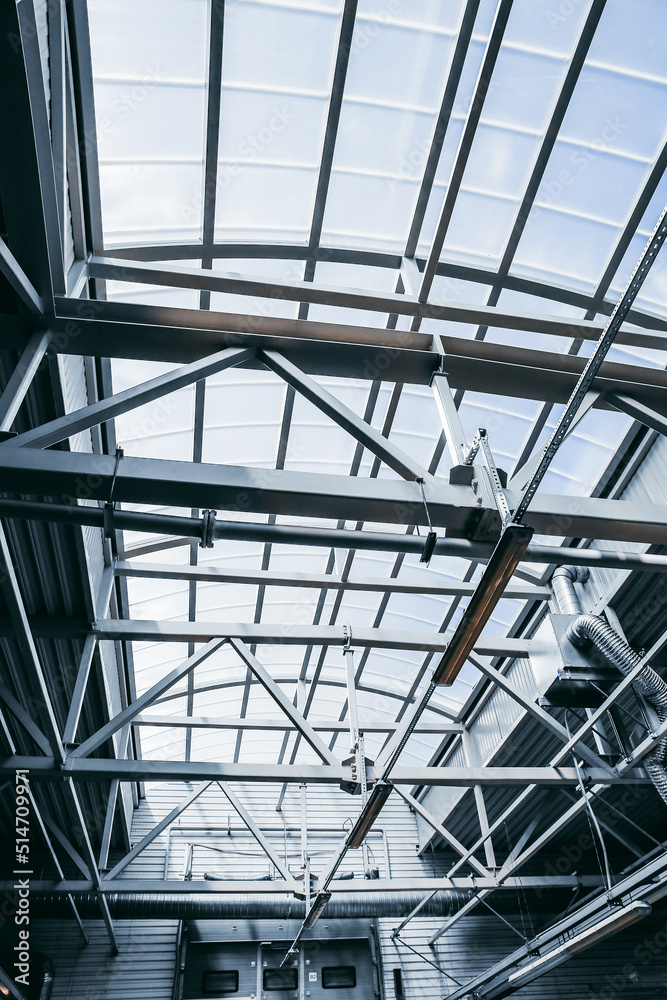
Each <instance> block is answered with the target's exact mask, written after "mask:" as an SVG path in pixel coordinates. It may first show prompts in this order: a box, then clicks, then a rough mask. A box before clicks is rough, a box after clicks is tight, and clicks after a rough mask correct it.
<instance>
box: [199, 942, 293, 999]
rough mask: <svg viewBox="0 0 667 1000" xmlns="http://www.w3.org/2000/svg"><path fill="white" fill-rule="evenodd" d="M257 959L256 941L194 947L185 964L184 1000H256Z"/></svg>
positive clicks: (206, 944) (205, 944)
mask: <svg viewBox="0 0 667 1000" xmlns="http://www.w3.org/2000/svg"><path fill="white" fill-rule="evenodd" d="M257 957H258V947H257V943H256V942H254V941H238V942H237V941H234V942H230V943H229V944H224V945H221V944H217V943H200V942H196V943H194V944H191V945H190V947H189V948H188V951H187V960H186V963H185V976H184V979H183V1000H228V998H229V1000H250V998H251V997H256V996H257ZM273 995H274V996H278V994H273Z"/></svg>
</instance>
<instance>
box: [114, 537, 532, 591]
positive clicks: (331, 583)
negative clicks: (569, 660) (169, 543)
mask: <svg viewBox="0 0 667 1000" xmlns="http://www.w3.org/2000/svg"><path fill="white" fill-rule="evenodd" d="M416 550H417V546H415V551H416ZM114 571H115V573H116V575H117V576H131V577H136V578H137V579H149V580H150V579H155V580H198V581H199V582H200V583H240V584H261V585H262V586H266V587H307V588H312V589H320V588H324V589H326V590H364V591H374V592H386V593H389V594H443V595H444V594H447V595H456V596H459V597H470V596H471V595H472V594H473V592H474V590H475V585H474V584H472V583H460V582H458V581H451V582H450V581H448V582H447V583H439V582H437V583H432V582H431V581H430V579H428V578H426V579H425V580H423V581H422V580H416V579H407V580H403V579H401V578H400V577H394V578H392V577H383V576H377V577H372V576H364V577H363V578H359V579H351V578H350V577H345V579H343V577H342V576H340V575H337V574H333V573H332V574H331V576H328V575H326V574H325V573H322V574H319V575H318V574H308V573H281V572H278V571H272V570H244V569H219V568H218V567H217V566H196V567H192V566H185V565H184V566H169V565H167V564H165V563H142V562H138V563H136V564H135V563H132V562H117V563H116V564H115V566H114ZM503 596H504V597H507V598H512V599H513V600H517V601H519V600H527V601H531V600H535V601H546V600H550V599H551V590H550V588H549V587H546V586H544V587H542V586H534V585H532V584H527V583H523V584H522V583H510V584H509V585H508V586H507V587H506V588H505V593H504V595H503Z"/></svg>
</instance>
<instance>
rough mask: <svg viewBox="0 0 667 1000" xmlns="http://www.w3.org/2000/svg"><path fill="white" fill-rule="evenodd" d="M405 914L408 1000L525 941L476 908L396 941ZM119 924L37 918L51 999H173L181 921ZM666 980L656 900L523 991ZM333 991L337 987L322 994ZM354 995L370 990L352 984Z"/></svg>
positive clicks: (403, 966) (444, 987)
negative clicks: (636, 918)
mask: <svg viewBox="0 0 667 1000" xmlns="http://www.w3.org/2000/svg"><path fill="white" fill-rule="evenodd" d="M511 922H512V923H513V924H514V926H515V927H516V929H517V931H518V932H519V933H520V934H524V935H526V936H527V937H530V936H531V935H532V934H533V932H534V930H535V928H534V927H533V926H532V922H531V920H530V918H528V917H527V916H525V914H524V916H522V915H521V914H520V913H517V914H515V915H514V916H512V917H511ZM396 924H397V921H396V920H386V919H382V920H380V921H378V926H379V941H380V955H381V964H382V970H383V977H384V989H385V998H386V1000H394V998H395V997H396V993H395V991H394V976H393V970H394V969H400V970H401V972H402V980H403V987H404V997H405V998H406V1000H441V998H443V997H446V996H447V995H448V993H450V992H451V991H452V990H454V989H455V988H457V983H467V982H469V981H470V980H471V979H472V978H473V977H475V976H477V975H480V974H481V973H482V972H484V971H485V970H486V969H488V968H489V967H490V966H491V965H493V964H494V963H495V962H497V961H499V960H500V959H502V958H504V957H505V956H507V955H509V954H511V953H512V952H513V951H514V950H515V949H516V948H517V947H519V946H520V945H521V939H520V937H519V934H517V933H514V932H512V931H511V930H510V929H509V928H507V927H506V926H505V925H504V924H503V923H501V921H500V920H498V919H497V918H496V917H494V916H492V915H490V914H489V915H488V916H478V915H477V914H475V913H473V914H471V915H470V916H468V917H466V918H464V919H462V920H461V921H460V922H458V923H456V924H455V925H454V926H453V927H452V928H450V929H449V930H448V931H447V932H446V934H445V935H444V936H443V937H442V938H440V939H439V940H438V941H437V942H436V943H435V945H434V947H433V948H431V947H429V945H428V939H429V938H430V936H431V935H432V934H433V933H434V932H435V931H437V930H438V929H439V927H441V926H442V921H438V920H435V919H422V918H419V917H416V918H415V919H414V920H413V921H411V923H410V924H408V926H407V927H406V928H405V929H404V930H403V931H402V932H401V939H402V940H399V941H396V940H393V941H392V939H391V934H392V930H393V928H394V927H395V926H396ZM115 926H116V934H117V937H118V943H119V946H120V953H119V954H118V955H117V956H116V957H111V955H110V953H109V942H108V939H107V937H106V932H105V930H104V927H103V925H102V922H101V921H86V932H87V934H88V935H89V937H90V944H89V945H88V946H84V944H83V942H82V940H81V936H80V934H79V932H78V929H77V928H76V926H75V925H74V923H73V922H72V921H42V922H37V923H36V924H35V925H34V926H33V928H32V936H31V944H32V945H33V946H34V948H35V950H36V951H37V950H38V951H40V952H41V953H43V954H45V955H47V956H48V957H49V958H50V959H51V961H52V962H53V963H54V966H55V980H54V989H53V994H52V1000H102V998H108V1000H121V998H122V1000H171V998H172V989H173V983H174V975H175V968H176V943H177V929H178V925H177V924H176V922H174V921H162V920H160V921H148V920H131V921H130V920H119V921H116V924H115ZM408 945H409V946H411V948H414V949H416V951H417V952H419V953H420V954H419V955H416V954H415V953H414V952H413V951H411V950H410V948H409V947H408ZM420 956H423V957H420ZM306 957H307V956H306ZM311 958H312V956H311ZM425 959H427V960H428V961H425ZM429 963H435V965H437V966H439V969H437V968H434V967H433V965H431V964H429ZM439 970H442V971H439ZM666 984H667V912H666V910H665V907H664V906H662V907H660V908H657V907H656V909H655V910H654V913H653V915H652V916H651V917H648V918H646V919H645V920H643V921H641V922H640V923H639V924H637V925H636V926H634V927H631V928H628V929H626V930H625V931H622V932H621V933H619V934H617V935H616V936H614V937H613V938H610V939H609V940H607V941H605V942H602V943H601V944H599V945H597V946H596V947H594V948H591V949H589V950H588V951H586V952H584V953H582V954H581V955H578V956H575V957H574V958H572V959H570V960H569V961H568V962H566V963H565V964H564V965H562V966H560V967H559V968H557V969H555V970H553V971H552V972H550V973H548V974H546V975H545V976H543V977H542V978H540V979H538V980H535V981H534V982H532V983H529V984H528V985H526V986H524V987H523V988H522V989H521V990H519V991H518V992H517V993H516V994H515V995H516V996H517V997H519V998H520V1000H554V998H556V997H570V998H572V1000H611V998H615V997H621V998H623V997H625V996H628V997H632V998H633V1000H659V998H660V997H664V996H667V989H666ZM334 995H335V994H334V992H333V991H332V992H331V993H329V991H323V994H322V996H323V997H325V996H334ZM269 996H270V995H269ZM346 1000H362V997H361V996H359V995H358V994H357V993H356V992H355V991H353V990H351V989H350V990H349V991H348V993H347V996H346ZM363 1000H365V998H363Z"/></svg>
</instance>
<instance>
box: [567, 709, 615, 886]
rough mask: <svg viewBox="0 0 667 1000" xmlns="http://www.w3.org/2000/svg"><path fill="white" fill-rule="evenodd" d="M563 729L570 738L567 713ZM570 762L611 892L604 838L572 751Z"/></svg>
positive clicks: (601, 871) (599, 863)
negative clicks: (597, 840) (598, 843)
mask: <svg viewBox="0 0 667 1000" xmlns="http://www.w3.org/2000/svg"><path fill="white" fill-rule="evenodd" d="M565 728H566V730H567V735H568V738H569V737H570V727H569V724H568V719H567V711H566V712H565ZM572 760H573V761H574V768H575V771H576V772H577V778H578V779H579V788H580V790H581V794H582V796H583V799H584V806H585V809H586V814H587V816H588V825H589V827H590V831H591V837H592V839H593V845H594V847H595V854H596V856H597V859H598V865H599V866H600V874H601V875H602V876H603V877H606V880H607V892H611V889H612V877H611V868H610V867H609V856H608V854H607V845H606V844H605V841H604V837H603V836H602V830H601V829H600V824H599V823H598V821H597V816H596V815H595V812H594V810H593V806H592V805H591V802H590V800H589V798H588V795H587V794H586V789H585V788H584V779H583V777H582V774H581V771H580V769H579V762H578V760H577V756H576V754H575V752H574V750H573V751H572ZM593 826H594V827H595V829H596V830H597V834H598V837H599V840H600V846H601V847H602V854H603V856H604V867H603V865H602V860H601V858H600V853H599V851H598V847H597V842H596V839H595V833H594V831H593Z"/></svg>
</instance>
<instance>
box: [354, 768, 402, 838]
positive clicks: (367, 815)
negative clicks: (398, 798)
mask: <svg viewBox="0 0 667 1000" xmlns="http://www.w3.org/2000/svg"><path fill="white" fill-rule="evenodd" d="M392 788H393V785H391V784H389V783H387V782H383V781H378V783H377V785H375V787H374V788H373V791H372V792H371V794H370V796H369V799H368V802H367V803H366V805H365V806H364V808H363V809H362V810H361V813H360V814H359V818H358V819H357V822H356V823H355V824H354V826H353V827H352V829H351V830H350V832H349V834H348V838H347V841H346V846H347V847H351V848H355V847H361V845H362V843H363V842H364V839H365V837H366V834H367V833H369V832H370V829H371V827H372V826H373V823H374V822H375V820H376V819H377V818H378V816H379V815H380V812H381V810H382V807H383V806H384V804H385V802H386V801H387V799H388V798H389V796H390V795H391V790H392Z"/></svg>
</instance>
